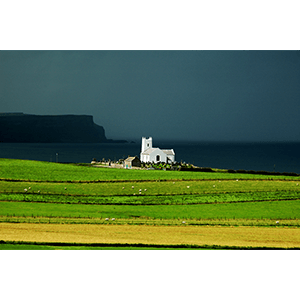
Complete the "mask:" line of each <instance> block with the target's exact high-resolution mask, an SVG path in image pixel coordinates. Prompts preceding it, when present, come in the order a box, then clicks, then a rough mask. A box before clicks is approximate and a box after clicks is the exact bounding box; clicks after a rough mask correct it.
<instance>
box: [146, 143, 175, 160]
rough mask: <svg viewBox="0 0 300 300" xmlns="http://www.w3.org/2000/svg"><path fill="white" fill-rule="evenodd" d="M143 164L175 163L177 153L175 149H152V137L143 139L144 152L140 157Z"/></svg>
mask: <svg viewBox="0 0 300 300" xmlns="http://www.w3.org/2000/svg"><path fill="white" fill-rule="evenodd" d="M140 160H141V161H142V162H155V163H157V162H165V163H171V162H175V152H174V150H173V149H170V150H161V149H159V148H152V137H149V138H148V139H146V138H145V137H143V138H142V151H141V155H140Z"/></svg>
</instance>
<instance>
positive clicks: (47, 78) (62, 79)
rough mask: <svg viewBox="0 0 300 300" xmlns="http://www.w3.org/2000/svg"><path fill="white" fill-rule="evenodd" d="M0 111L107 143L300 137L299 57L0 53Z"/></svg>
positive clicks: (271, 54) (281, 54) (191, 53)
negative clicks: (61, 121) (97, 130)
mask: <svg viewBox="0 0 300 300" xmlns="http://www.w3.org/2000/svg"><path fill="white" fill-rule="evenodd" d="M0 112H24V113H27V114H41V115H61V114H87V115H93V116H94V121H95V123H97V124H99V125H102V126H104V128H105V131H106V136H107V137H108V138H113V139H118V138H121V139H123V138H125V139H140V138H141V137H142V136H147V137H148V136H152V137H153V139H165V140H174V139H176V140H195V141H300V131H299V123H300V122H299V120H300V53H299V51H0Z"/></svg>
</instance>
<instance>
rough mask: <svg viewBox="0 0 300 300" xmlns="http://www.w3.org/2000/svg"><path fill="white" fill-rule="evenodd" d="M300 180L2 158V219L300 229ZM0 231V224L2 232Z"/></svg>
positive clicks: (0, 216) (9, 221) (0, 172)
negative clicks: (114, 167) (127, 168)
mask: <svg viewBox="0 0 300 300" xmlns="http://www.w3.org/2000/svg"><path fill="white" fill-rule="evenodd" d="M299 183H300V177H296V176H282V175H280V176H279V175H272V176H271V175H257V174H239V173H228V172H226V170H215V172H188V171H184V172H182V171H163V170H124V169H113V168H104V167H92V166H90V165H75V164H58V163H49V162H38V161H26V160H12V159H0V225H1V224H9V223H30V224H47V223H48V224H49V223H51V224H106V225H107V226H113V225H128V224H129V225H132V226H147V225H148V226H150V225H151V226H164V227H165V226H180V227H182V226H193V227H195V226H209V227H210V226H228V227H230V226H231V227H232V226H234V227H240V228H243V227H245V228H246V227H247V226H251V227H253V228H261V227H275V228H294V229H297V228H299V230H300V218H299V216H300V185H299ZM106 218H109V220H106ZM112 218H114V220H112ZM2 230H4V229H1V227H0V232H1V233H3V232H4V231H2ZM297 230H298V229H297ZM18 242H21V241H18ZM32 242H34V241H32ZM45 242H47V241H46V240H45ZM74 242H76V241H74ZM150 244H153V243H150V242H149V245H150ZM145 246H146V245H145ZM297 246H298V245H296V244H295V247H297ZM5 247H6V248H5ZM7 247H8V248H9V247H12V248H13V247H16V249H21V248H22V246H20V244H18V246H17V245H14V244H10V246H7V245H6V246H5V244H1V245H0V249H7ZM18 247H19V248H18ZM20 247H21V248H20ZM24 247H25V248H26V247H27V246H24ZM33 247H35V246H33ZM36 247H38V246H36ZM41 247H47V245H43V246H41ZM49 247H50V246H49ZM70 247H71V248H72V247H73V248H72V249H77V248H76V247H75V246H70ZM81 247H84V246H81ZM164 247H165V248H166V246H164ZM213 247H216V245H212V248H213ZM224 247H225V246H224ZM232 247H233V246H232ZM245 247H246V244H245ZM247 247H249V245H248V244H247ZM283 247H284V245H283ZM25 248H24V249H25ZM92 248H93V247H92ZM133 248H135V247H133ZM133 248H132V249H133ZM150 248H151V247H150ZM233 248H234V247H233ZM45 249H46V248H45ZM47 249H52V248H51V247H50V248H47ZM93 249H96V248H93ZM99 249H100V248H99ZM120 249H121V246H120ZM143 249H146V248H143Z"/></svg>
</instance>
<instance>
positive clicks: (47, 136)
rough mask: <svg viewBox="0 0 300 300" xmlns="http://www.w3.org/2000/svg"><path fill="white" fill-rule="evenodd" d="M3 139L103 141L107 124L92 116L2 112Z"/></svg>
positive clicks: (11, 141)
mask: <svg viewBox="0 0 300 300" xmlns="http://www.w3.org/2000/svg"><path fill="white" fill-rule="evenodd" d="M0 141H1V142H6V143H13V142H15V143H103V142H107V141H109V140H107V139H106V137H105V132H104V128H103V127H102V126H99V125H97V124H95V123H94V121H93V117H92V116H86V115H60V116H38V115H26V114H22V113H16V114H0Z"/></svg>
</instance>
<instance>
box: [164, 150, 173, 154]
mask: <svg viewBox="0 0 300 300" xmlns="http://www.w3.org/2000/svg"><path fill="white" fill-rule="evenodd" d="M163 152H164V153H166V154H167V155H175V152H174V150H173V149H170V150H163Z"/></svg>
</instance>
